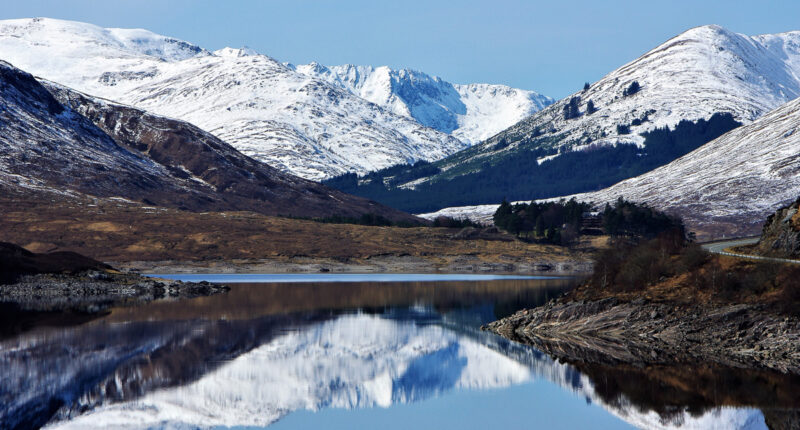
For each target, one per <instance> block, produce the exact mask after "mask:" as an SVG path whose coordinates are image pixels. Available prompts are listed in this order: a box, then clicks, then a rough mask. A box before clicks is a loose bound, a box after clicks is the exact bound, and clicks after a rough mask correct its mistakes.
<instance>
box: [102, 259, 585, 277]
mask: <svg viewBox="0 0 800 430" xmlns="http://www.w3.org/2000/svg"><path fill="white" fill-rule="evenodd" d="M498 260H500V261H488V260H485V259H482V258H480V257H478V256H472V255H463V256H425V257H416V256H410V255H406V256H395V255H386V256H377V257H370V258H362V259H356V258H351V259H333V258H311V257H286V258H279V259H248V260H245V259H234V260H204V261H178V260H166V261H127V262H126V261H114V262H109V264H111V265H112V266H114V267H116V268H117V269H118V270H120V271H122V272H126V273H139V274H148V273H154V274H158V273H162V274H163V273H169V274H291V273H352V274H359V273H363V274H375V273H406V274H410V273H415V274H436V273H439V274H443V273H452V274H466V273H472V274H510V275H554V276H583V275H589V274H591V272H592V267H593V266H592V262H591V261H588V260H583V259H570V260H560V261H556V260H549V259H538V260H533V259H531V260H525V259H522V258H518V257H510V256H502V257H501V258H499V259H498Z"/></svg>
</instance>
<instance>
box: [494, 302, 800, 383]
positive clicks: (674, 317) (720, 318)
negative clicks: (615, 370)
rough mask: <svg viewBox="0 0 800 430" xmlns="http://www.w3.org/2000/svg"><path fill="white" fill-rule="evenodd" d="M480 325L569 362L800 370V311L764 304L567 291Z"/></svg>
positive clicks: (639, 365)
mask: <svg viewBox="0 0 800 430" xmlns="http://www.w3.org/2000/svg"><path fill="white" fill-rule="evenodd" d="M481 329H482V330H486V331H490V332H493V333H496V334H499V335H500V336H503V337H505V338H507V339H510V340H513V341H517V342H521V343H524V344H529V345H532V346H534V347H536V348H538V349H540V350H542V351H544V352H546V353H548V354H550V355H552V356H554V357H556V358H558V359H560V360H563V361H567V362H578V363H592V364H597V363H602V364H609V365H619V364H625V365H632V366H635V367H640V368H644V367H648V366H654V365H665V364H669V365H675V364H680V363H685V364H694V365H697V364H700V365H702V364H707V363H715V364H719V365H724V366H730V367H734V368H744V369H770V370H775V371H779V372H781V373H787V374H800V349H798V348H797V345H800V317H797V316H794V315H791V316H790V315H785V314H780V313H777V312H775V311H774V310H773V309H770V308H768V307H767V306H765V305H762V304H721V303H717V304H705V305H699V304H693V305H687V304H686V303H678V302H673V301H660V302H657V301H653V302H650V301H647V300H645V299H637V300H634V301H630V302H625V301H621V300H619V299H616V298H606V299H600V300H590V301H583V300H577V301H570V300H565V299H564V298H561V299H558V300H553V301H551V302H549V303H548V304H546V305H543V306H540V307H538V308H535V309H526V310H521V311H518V312H517V313H515V314H514V315H512V316H509V317H506V318H503V319H501V320H498V321H495V322H492V323H489V324H486V325H484V326H483V327H481Z"/></svg>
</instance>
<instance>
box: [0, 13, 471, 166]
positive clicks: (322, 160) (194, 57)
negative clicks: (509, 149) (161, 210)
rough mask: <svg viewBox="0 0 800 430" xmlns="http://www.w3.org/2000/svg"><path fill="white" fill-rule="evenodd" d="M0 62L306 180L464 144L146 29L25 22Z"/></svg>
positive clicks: (8, 29) (244, 57)
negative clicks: (199, 133)
mask: <svg viewBox="0 0 800 430" xmlns="http://www.w3.org/2000/svg"><path fill="white" fill-rule="evenodd" d="M162 45H163V46H162ZM160 46H161V47H160ZM159 47H160V48H159ZM0 58H3V59H5V60H8V61H10V62H12V63H13V64H15V65H17V66H18V67H20V68H22V69H24V70H27V71H29V72H32V73H34V74H36V75H39V76H42V77H44V78H46V79H49V80H52V81H55V82H59V83H61V84H63V85H66V86H69V87H71V88H75V89H76V90H79V91H82V92H84V93H88V94H92V95H96V96H100V97H104V98H108V99H111V100H116V101H118V102H120V103H124V104H129V105H132V106H135V107H138V108H141V109H145V110H147V111H150V112H153V113H157V114H161V115H165V116H170V117H175V118H177V119H181V120H184V121H188V122H190V123H192V124H195V125H197V126H199V127H200V128H202V129H204V130H206V131H208V132H210V133H212V134H214V135H216V136H217V137H219V138H221V139H222V140H224V141H227V142H229V143H231V144H232V145H234V146H235V147H236V148H237V149H239V150H240V151H242V152H243V153H245V154H246V155H248V156H251V157H253V158H256V159H258V160H260V161H264V162H267V163H268V164H270V165H272V166H274V167H276V168H279V169H280V170H283V171H285V172H290V173H293V174H296V175H298V176H301V177H304V178H307V179H312V180H321V179H324V178H327V177H331V176H335V175H339V174H342V173H347V172H355V173H359V174H363V173H366V172H368V171H372V170H377V169H381V168H384V167H388V166H390V165H394V164H398V163H413V162H416V161H420V160H423V161H433V160H436V159H439V158H442V157H444V156H446V155H449V154H451V153H454V152H456V151H458V150H460V149H463V148H465V147H467V146H468V144H467V143H465V142H462V141H461V140H459V139H457V138H456V137H453V136H451V135H448V134H446V133H443V132H441V131H438V130H436V129H433V128H430V127H426V126H424V125H422V124H420V123H419V122H418V121H417V120H415V119H413V118H412V117H410V116H407V115H398V114H396V113H394V112H393V111H392V110H391V109H388V108H384V107H381V106H379V105H378V104H375V103H372V102H370V101H367V100H365V99H363V98H361V97H360V96H357V95H355V94H353V93H352V92H350V91H348V90H346V89H344V88H341V87H340V86H337V85H333V84H331V83H329V82H327V81H325V80H323V79H319V78H317V77H313V76H309V75H306V74H303V73H299V72H296V71H294V70H292V69H290V68H289V67H287V66H285V65H283V64H281V63H279V62H278V61H276V60H275V59H273V58H270V57H268V56H266V55H261V54H258V53H256V52H255V51H253V50H250V49H249V48H245V49H232V48H223V49H221V50H217V51H214V52H209V51H208V50H205V49H203V48H201V47H199V46H196V45H193V44H191V43H189V42H183V41H179V40H178V39H174V38H170V37H167V36H160V35H156V34H154V33H151V32H147V31H146V30H120V29H103V28H100V27H97V26H94V25H91V24H84V23H79V22H71V21H61V20H53V19H21V20H7V21H0Z"/></svg>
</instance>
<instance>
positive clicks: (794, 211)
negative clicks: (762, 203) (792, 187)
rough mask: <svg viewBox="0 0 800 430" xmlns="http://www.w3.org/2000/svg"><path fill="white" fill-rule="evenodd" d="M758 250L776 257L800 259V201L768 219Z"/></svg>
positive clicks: (781, 209) (783, 208)
mask: <svg viewBox="0 0 800 430" xmlns="http://www.w3.org/2000/svg"><path fill="white" fill-rule="evenodd" d="M758 250H759V251H760V253H761V254H764V255H773V256H776V257H785V258H797V257H800V199H797V201H795V202H794V203H792V204H790V205H788V206H785V207H782V208H780V209H778V211H777V212H775V213H774V214H772V215H770V216H769V218H767V222H766V223H764V229H763V230H762V232H761V240H760V241H759V243H758Z"/></svg>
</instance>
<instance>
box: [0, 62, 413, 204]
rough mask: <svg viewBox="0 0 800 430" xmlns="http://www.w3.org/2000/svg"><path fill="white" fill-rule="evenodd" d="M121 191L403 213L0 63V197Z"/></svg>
mask: <svg viewBox="0 0 800 430" xmlns="http://www.w3.org/2000/svg"><path fill="white" fill-rule="evenodd" d="M42 193H45V194H48V195H49V197H52V196H53V195H57V196H59V198H64V199H72V198H75V197H80V196H84V195H89V196H94V197H121V198H124V199H127V200H132V201H137V202H143V203H145V204H147V205H160V206H167V207H183V208H185V209H191V210H202V211H207V210H249V211H254V212H259V213H263V214H268V215H294V216H330V215H346V216H360V215H361V214H365V213H374V214H381V215H382V216H385V217H388V218H396V219H408V218H409V215H407V214H404V213H401V212H399V211H396V210H393V209H390V208H387V207H385V206H381V205H378V204H375V203H374V202H370V201H368V200H366V199H362V198H358V197H354V196H350V195H347V194H344V193H342V192H339V191H336V190H332V189H330V188H328V187H325V186H323V185H321V184H319V183H316V182H311V181H308V180H305V179H302V178H299V177H296V176H293V175H289V174H286V173H283V172H281V171H278V170H277V169H274V168H272V167H270V166H267V165H265V164H264V163H260V162H257V161H255V160H253V159H252V158H249V157H247V156H245V155H243V154H242V153H240V152H238V151H237V150H236V149H234V148H233V147H231V146H230V145H228V144H227V143H225V142H223V141H221V140H219V139H218V138H216V137H214V136H213V135H211V134H209V133H207V132H205V131H203V130H201V129H199V128H197V127H195V126H193V125H191V124H189V123H186V122H184V121H179V120H174V119H170V118H166V117H162V116H158V115H153V114H150V113H147V112H145V111H142V110H140V109H136V108H132V107H130V106H125V105H120V104H118V103H114V102H110V101H108V100H105V99H98V98H94V97H91V96H88V95H85V94H81V93H78V92H76V91H73V90H71V89H69V88H66V87H63V86H61V85H58V84H54V83H52V82H47V81H44V82H40V81H38V80H36V79H35V78H34V77H33V76H31V75H30V74H28V73H25V72H23V71H21V70H19V69H17V68H15V67H13V66H11V65H9V64H8V63H5V62H3V61H0V194H2V195H3V196H7V195H9V194H13V195H16V196H19V197H22V198H26V199H29V198H33V197H34V195H40V194H42Z"/></svg>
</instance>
